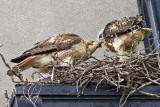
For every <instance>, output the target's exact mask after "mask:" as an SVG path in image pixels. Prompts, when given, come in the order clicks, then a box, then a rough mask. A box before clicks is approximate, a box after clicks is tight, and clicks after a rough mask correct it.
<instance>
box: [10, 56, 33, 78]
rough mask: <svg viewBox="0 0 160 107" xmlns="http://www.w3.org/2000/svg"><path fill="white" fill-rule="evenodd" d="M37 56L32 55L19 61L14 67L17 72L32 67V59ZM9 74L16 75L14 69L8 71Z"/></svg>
mask: <svg viewBox="0 0 160 107" xmlns="http://www.w3.org/2000/svg"><path fill="white" fill-rule="evenodd" d="M34 57H35V56H30V57H28V58H26V59H24V60H22V61H21V62H20V63H18V64H17V65H16V66H14V67H13V70H14V72H15V73H18V72H21V71H24V70H26V69H27V68H30V67H32V63H31V61H32V60H33V58H34ZM7 75H8V76H14V73H13V71H12V70H9V71H7Z"/></svg>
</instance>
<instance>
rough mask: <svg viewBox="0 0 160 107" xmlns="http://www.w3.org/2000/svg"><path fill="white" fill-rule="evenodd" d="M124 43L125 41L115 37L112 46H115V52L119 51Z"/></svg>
mask: <svg viewBox="0 0 160 107" xmlns="http://www.w3.org/2000/svg"><path fill="white" fill-rule="evenodd" d="M122 43H123V40H122V39H121V38H119V37H115V38H114V40H113V43H112V44H113V46H114V48H115V50H116V51H118V48H119V46H120V45H121V44H122Z"/></svg>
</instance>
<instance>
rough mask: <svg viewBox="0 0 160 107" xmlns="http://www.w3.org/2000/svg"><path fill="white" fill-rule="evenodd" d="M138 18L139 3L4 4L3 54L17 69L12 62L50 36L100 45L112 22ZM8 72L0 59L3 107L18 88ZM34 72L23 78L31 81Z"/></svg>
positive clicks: (28, 0)
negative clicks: (72, 35)
mask: <svg viewBox="0 0 160 107" xmlns="http://www.w3.org/2000/svg"><path fill="white" fill-rule="evenodd" d="M136 14H138V9H137V3H136V0H0V45H3V47H0V53H2V54H3V55H4V57H5V58H6V61H7V62H8V63H9V64H10V65H11V66H14V65H15V64H13V63H11V62H9V61H10V59H12V58H15V57H17V56H19V55H20V54H22V53H23V52H24V51H25V50H26V49H29V48H31V47H32V46H33V44H34V43H36V42H38V41H41V40H44V39H46V38H48V37H49V36H53V35H55V34H61V33H75V34H78V35H79V36H81V37H83V38H85V39H87V40H94V41H97V34H98V32H99V30H100V29H102V28H104V26H105V25H106V24H107V23H108V22H110V21H112V20H115V19H117V18H120V17H124V16H134V15H136ZM141 47H143V45H142V46H141ZM105 53H106V51H105V49H104V48H103V49H98V50H97V51H96V52H95V54H94V56H98V58H103V55H104V54H105ZM111 54H112V53H111ZM7 70H8V69H7V67H5V66H4V64H3V62H2V60H1V59H0V76H1V77H0V107H4V106H5V105H6V102H5V97H4V92H5V90H8V92H9V96H10V94H11V92H12V90H13V87H14V83H12V81H11V78H10V77H8V76H7V75H6V72H7ZM31 71H35V70H27V71H25V72H24V73H23V74H25V75H27V76H29V77H30V75H31Z"/></svg>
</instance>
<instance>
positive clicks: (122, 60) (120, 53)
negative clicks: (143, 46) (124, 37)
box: [118, 45, 125, 62]
mask: <svg viewBox="0 0 160 107" xmlns="http://www.w3.org/2000/svg"><path fill="white" fill-rule="evenodd" d="M118 54H119V55H120V58H119V62H124V61H125V59H124V58H123V55H124V45H121V46H120V47H119V49H118Z"/></svg>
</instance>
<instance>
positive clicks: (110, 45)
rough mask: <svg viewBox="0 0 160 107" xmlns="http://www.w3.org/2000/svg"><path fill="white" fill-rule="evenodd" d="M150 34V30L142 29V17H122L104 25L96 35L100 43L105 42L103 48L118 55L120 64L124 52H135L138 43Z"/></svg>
mask: <svg viewBox="0 0 160 107" xmlns="http://www.w3.org/2000/svg"><path fill="white" fill-rule="evenodd" d="M150 34H151V29H150V28H144V21H143V20H142V17H141V16H139V15H137V16H133V17H123V18H121V19H118V20H114V21H112V22H110V23H108V24H107V25H106V27H105V28H104V29H102V30H101V31H100V33H99V35H98V37H99V40H100V41H105V47H106V48H107V50H109V51H111V52H117V53H118V54H119V55H120V59H119V61H120V62H123V61H124V58H123V55H124V51H127V52H128V53H130V52H136V49H137V46H138V44H139V41H141V40H143V39H144V37H145V36H149V35H150Z"/></svg>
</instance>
